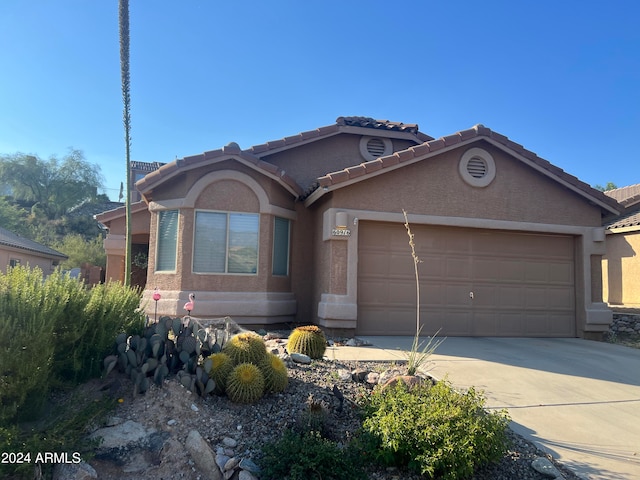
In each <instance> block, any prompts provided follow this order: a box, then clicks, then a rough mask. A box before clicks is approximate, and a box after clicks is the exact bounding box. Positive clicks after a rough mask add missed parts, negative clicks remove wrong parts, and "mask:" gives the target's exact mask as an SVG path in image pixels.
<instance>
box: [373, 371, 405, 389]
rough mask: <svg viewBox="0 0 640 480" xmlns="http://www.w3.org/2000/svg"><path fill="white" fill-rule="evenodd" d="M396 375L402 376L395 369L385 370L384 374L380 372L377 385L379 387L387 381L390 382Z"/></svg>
mask: <svg viewBox="0 0 640 480" xmlns="http://www.w3.org/2000/svg"><path fill="white" fill-rule="evenodd" d="M398 375H402V372H401V371H400V370H398V369H397V368H393V369H391V370H385V371H384V372H382V373H381V374H380V378H379V379H378V383H379V384H380V385H384V384H385V383H387V382H388V381H389V380H391V379H392V378H393V377H397V376H398Z"/></svg>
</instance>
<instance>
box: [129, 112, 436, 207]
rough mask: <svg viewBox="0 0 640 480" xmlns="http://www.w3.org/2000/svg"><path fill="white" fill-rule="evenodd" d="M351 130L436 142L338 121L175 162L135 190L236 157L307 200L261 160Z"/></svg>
mask: <svg viewBox="0 0 640 480" xmlns="http://www.w3.org/2000/svg"><path fill="white" fill-rule="evenodd" d="M352 127H357V128H365V129H372V130H377V131H385V132H396V135H399V136H401V137H402V138H409V139H412V140H414V141H415V142H416V143H422V142H426V141H429V140H433V137H430V136H429V135H426V134H424V133H422V132H420V131H419V130H418V125H416V124H413V123H412V124H405V123H400V122H391V121H389V120H375V119H373V118H370V117H338V118H337V119H336V123H335V124H333V125H328V126H325V127H320V128H316V129H315V130H309V131H305V132H302V133H299V134H297V135H293V136H290V137H285V138H282V139H280V140H274V141H270V142H267V143H263V144H260V145H254V146H252V147H249V148H248V149H246V150H241V149H240V147H239V146H238V144H237V143H235V142H231V143H230V144H228V145H227V146H226V147H223V148H221V149H218V150H212V151H208V152H204V153H201V154H199V155H193V156H190V157H185V158H183V159H179V160H175V161H174V162H171V163H168V164H165V165H163V166H162V167H160V168H159V169H157V170H155V171H152V172H150V173H148V174H147V175H146V176H145V177H144V178H142V179H141V180H139V181H138V182H137V183H136V188H137V189H138V190H139V191H140V192H141V193H144V192H146V191H149V190H150V189H151V188H153V187H155V186H156V185H158V184H159V183H161V182H162V181H164V180H165V179H167V178H169V177H171V176H173V175H175V174H176V173H177V172H178V171H179V170H184V169H189V168H195V167H197V166H200V165H203V164H208V163H211V161H212V160H214V161H215V159H218V158H220V159H223V158H222V157H228V156H229V155H234V156H236V158H238V159H240V160H241V161H244V162H245V163H246V164H248V165H249V166H252V167H253V168H256V169H257V170H259V171H262V172H263V173H266V174H268V175H269V176H271V177H272V178H275V179H277V180H278V181H280V183H282V184H283V186H284V187H285V188H286V189H287V190H289V191H290V192H291V193H293V194H295V195H296V196H301V197H303V198H304V197H305V196H306V192H304V191H303V189H302V188H301V187H300V185H298V183H297V182H296V181H295V180H294V179H293V178H291V177H290V176H289V175H287V174H286V172H285V171H284V170H281V169H279V168H278V167H276V166H275V165H273V164H272V163H269V162H266V161H263V160H262V157H264V156H267V155H269V154H272V153H275V152H277V151H280V150H283V149H287V148H292V147H294V146H297V145H301V144H304V143H308V142H312V141H315V140H319V139H322V138H327V137H331V136H333V135H337V134H339V133H341V132H344V131H347V132H348V131H353V130H352Z"/></svg>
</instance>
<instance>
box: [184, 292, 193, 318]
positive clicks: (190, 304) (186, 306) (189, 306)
mask: <svg viewBox="0 0 640 480" xmlns="http://www.w3.org/2000/svg"><path fill="white" fill-rule="evenodd" d="M195 299H196V296H195V295H194V294H193V293H190V294H189V301H188V302H187V303H185V304H184V309H185V310H186V311H187V315H189V316H191V310H193V305H194V300H195Z"/></svg>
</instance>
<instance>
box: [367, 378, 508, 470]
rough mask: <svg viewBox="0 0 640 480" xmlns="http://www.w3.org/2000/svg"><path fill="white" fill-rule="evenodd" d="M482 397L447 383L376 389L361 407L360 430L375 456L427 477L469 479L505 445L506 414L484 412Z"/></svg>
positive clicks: (495, 459) (506, 443)
mask: <svg viewBox="0 0 640 480" xmlns="http://www.w3.org/2000/svg"><path fill="white" fill-rule="evenodd" d="M483 407H484V398H483V396H482V395H481V394H480V393H478V392H476V390H475V389H474V388H470V389H469V390H468V391H466V392H464V393H459V392H456V391H455V390H454V389H453V388H452V387H451V385H450V384H449V383H447V382H446V381H441V382H438V383H436V384H435V385H431V384H429V383H425V384H423V385H421V386H414V387H412V388H411V389H409V388H408V387H407V386H406V385H405V384H404V383H403V382H398V383H397V384H396V386H395V387H392V388H387V389H385V390H384V391H383V390H375V391H374V393H373V394H372V395H371V396H370V397H369V400H368V402H367V404H366V405H365V406H364V411H365V419H364V422H363V430H364V431H365V432H366V433H367V434H369V435H370V436H372V437H373V438H375V439H376V440H377V445H376V448H375V457H376V458H377V459H378V460H379V461H381V462H382V463H384V464H386V465H396V466H400V467H408V468H409V469H411V470H415V471H417V472H419V473H420V474H422V475H426V476H427V477H428V478H442V479H445V480H454V479H461V478H467V477H469V476H471V475H472V473H473V472H474V470H475V469H477V468H478V467H480V466H482V465H485V464H487V463H490V462H492V461H497V460H499V459H500V458H501V457H502V455H503V454H504V452H505V450H506V448H507V446H508V440H507V436H506V429H507V428H508V422H509V418H508V415H507V414H506V412H504V411H499V412H486V411H485V410H484V408H483Z"/></svg>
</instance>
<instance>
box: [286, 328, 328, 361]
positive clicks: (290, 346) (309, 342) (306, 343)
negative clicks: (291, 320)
mask: <svg viewBox="0 0 640 480" xmlns="http://www.w3.org/2000/svg"><path fill="white" fill-rule="evenodd" d="M326 349H327V339H326V338H325V336H324V333H323V332H322V330H320V328H319V327H317V326H315V325H305V326H302V327H297V328H295V329H294V330H293V331H292V332H291V334H290V335H289V340H288V342H287V351H288V352H289V353H290V354H291V353H302V354H304V355H308V356H309V357H311V358H313V359H320V358H322V356H323V355H324V352H325V350H326Z"/></svg>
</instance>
